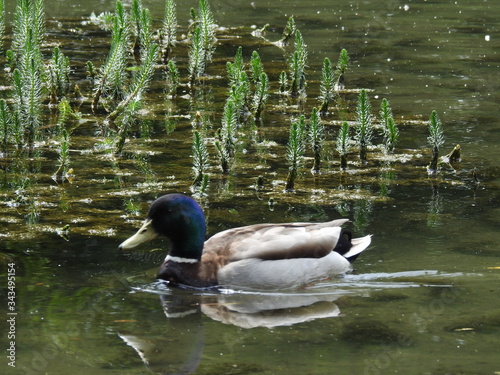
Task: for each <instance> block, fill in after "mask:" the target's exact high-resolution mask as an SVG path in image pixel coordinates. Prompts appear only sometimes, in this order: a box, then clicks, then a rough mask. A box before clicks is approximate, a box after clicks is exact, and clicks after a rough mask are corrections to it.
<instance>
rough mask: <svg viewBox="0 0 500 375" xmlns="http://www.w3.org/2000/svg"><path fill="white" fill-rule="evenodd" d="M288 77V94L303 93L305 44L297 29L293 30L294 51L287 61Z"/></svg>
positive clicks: (296, 94) (305, 62) (305, 60)
mask: <svg viewBox="0 0 500 375" xmlns="http://www.w3.org/2000/svg"><path fill="white" fill-rule="evenodd" d="M289 65H290V78H291V81H292V84H291V88H290V94H291V95H292V96H299V95H305V91H306V86H307V83H306V73H305V69H306V65H307V46H306V44H305V43H304V39H303V38H302V33H301V32H300V31H299V30H296V31H295V51H294V52H293V55H292V58H291V59H290V62H289Z"/></svg>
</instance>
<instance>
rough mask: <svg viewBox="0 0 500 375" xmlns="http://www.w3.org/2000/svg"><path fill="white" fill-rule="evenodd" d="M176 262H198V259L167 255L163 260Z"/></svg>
mask: <svg viewBox="0 0 500 375" xmlns="http://www.w3.org/2000/svg"><path fill="white" fill-rule="evenodd" d="M168 261H170V262H176V263H198V259H193V258H183V257H175V256H174V257H173V256H170V255H167V257H166V258H165V262H168Z"/></svg>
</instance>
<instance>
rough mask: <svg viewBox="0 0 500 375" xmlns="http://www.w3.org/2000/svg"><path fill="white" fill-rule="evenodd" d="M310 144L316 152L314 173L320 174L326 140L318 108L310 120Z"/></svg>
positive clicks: (313, 110)
mask: <svg viewBox="0 0 500 375" xmlns="http://www.w3.org/2000/svg"><path fill="white" fill-rule="evenodd" d="M308 135H309V137H308V138H309V142H310V144H311V147H312V150H313V152H314V165H313V167H312V172H313V173H319V170H320V165H321V153H322V150H323V142H324V140H325V129H324V126H323V124H322V123H321V118H320V116H319V111H318V109H317V108H316V107H314V108H313V109H312V112H311V118H310V120H309V134H308Z"/></svg>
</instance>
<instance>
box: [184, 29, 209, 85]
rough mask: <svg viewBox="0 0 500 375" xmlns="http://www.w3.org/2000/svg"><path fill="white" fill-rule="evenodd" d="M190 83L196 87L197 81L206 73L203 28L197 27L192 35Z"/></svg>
mask: <svg viewBox="0 0 500 375" xmlns="http://www.w3.org/2000/svg"><path fill="white" fill-rule="evenodd" d="M188 71H189V83H190V85H191V87H193V86H194V84H195V81H196V80H197V79H199V78H200V76H201V75H202V74H203V73H204V72H205V59H204V55H203V41H202V39H201V28H200V27H197V28H196V29H195V30H194V32H193V35H191V47H190V48H189V62H188Z"/></svg>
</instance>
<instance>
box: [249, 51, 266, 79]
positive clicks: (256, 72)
mask: <svg viewBox="0 0 500 375" xmlns="http://www.w3.org/2000/svg"><path fill="white" fill-rule="evenodd" d="M250 70H251V72H252V74H251V79H252V82H253V83H254V84H257V82H259V81H260V79H261V78H262V73H264V65H262V60H261V59H260V55H259V53H258V52H257V51H253V52H252V57H251V58H250Z"/></svg>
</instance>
